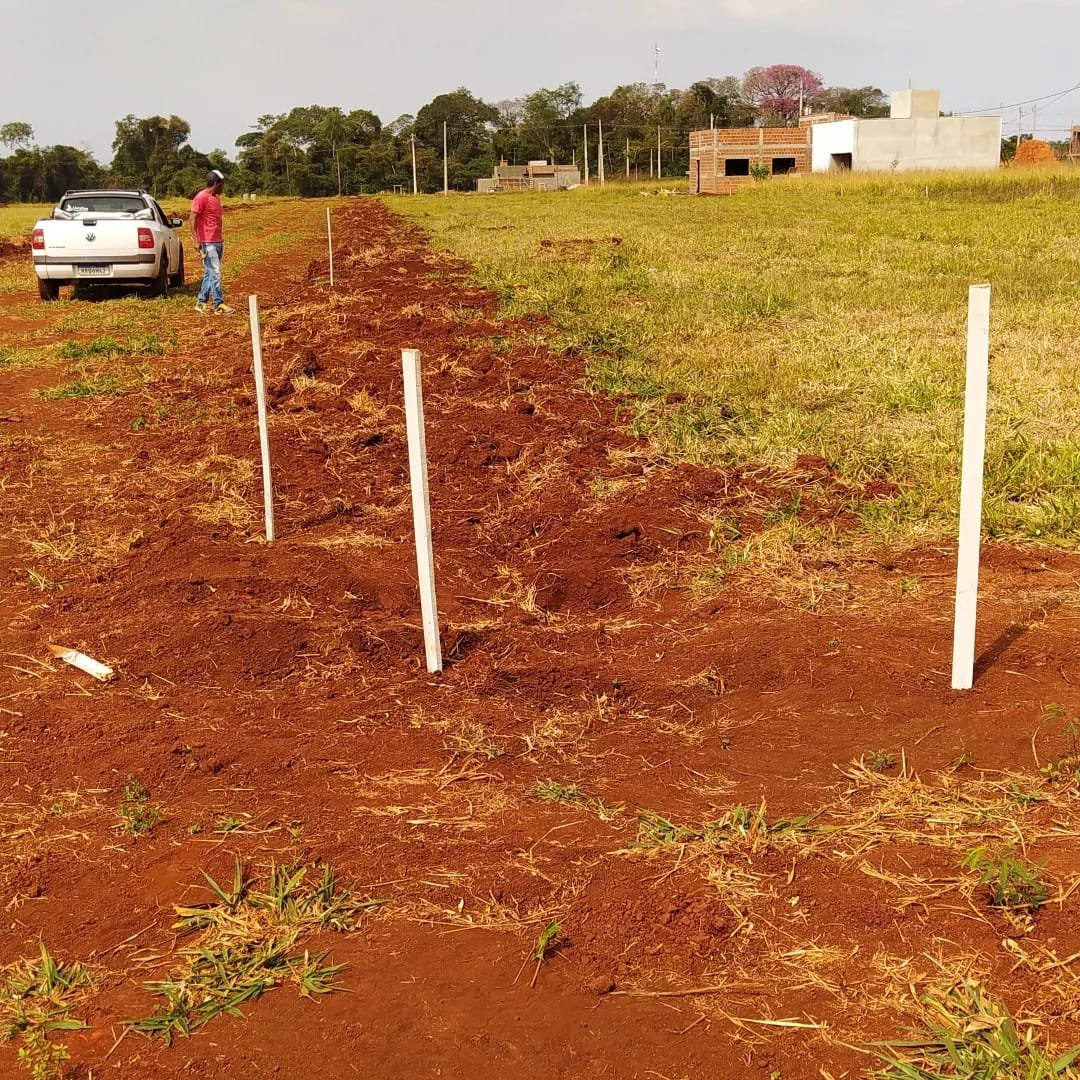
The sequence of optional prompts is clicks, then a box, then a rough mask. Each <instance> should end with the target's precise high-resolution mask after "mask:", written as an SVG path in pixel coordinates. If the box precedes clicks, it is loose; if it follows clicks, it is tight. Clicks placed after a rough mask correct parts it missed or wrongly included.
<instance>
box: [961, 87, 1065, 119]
mask: <svg viewBox="0 0 1080 1080" xmlns="http://www.w3.org/2000/svg"><path fill="white" fill-rule="evenodd" d="M1077 90H1080V83H1077V84H1076V85H1075V86H1070V87H1068V89H1066V90H1055V91H1054V92H1053V93H1051V94H1043V95H1042V97H1033V98H1028V99H1027V100H1026V101H1013V102H1010V103H1009V104H1007V105H988V106H987V107H986V108H985V109H964V110H962V111H960V112H955V113H953V116H974V115H975V114H977V113H988V112H1001V111H1002V110H1003V109H1019V108H1022V107H1023V106H1024V105H1037V104H1038V103H1039V102H1041V101H1050V100H1051V98H1052V99H1053V100H1054V101H1060V100H1061V99H1062V98H1063V97H1066V96H1068V95H1069V94H1075V93H1076V91H1077Z"/></svg>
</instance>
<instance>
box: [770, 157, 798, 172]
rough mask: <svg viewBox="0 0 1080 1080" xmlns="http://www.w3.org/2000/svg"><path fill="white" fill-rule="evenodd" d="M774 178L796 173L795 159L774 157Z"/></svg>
mask: <svg viewBox="0 0 1080 1080" xmlns="http://www.w3.org/2000/svg"><path fill="white" fill-rule="evenodd" d="M772 171H773V176H786V175H787V174H788V173H793V172H794V171H795V159H794V158H793V157H774V158H773V159H772Z"/></svg>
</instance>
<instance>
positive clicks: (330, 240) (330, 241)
mask: <svg viewBox="0 0 1080 1080" xmlns="http://www.w3.org/2000/svg"><path fill="white" fill-rule="evenodd" d="M326 246H327V247H328V248H329V249H330V288H331V289H332V288H333V287H334V231H333V229H332V228H331V225H330V207H329V206H328V207H327V208H326Z"/></svg>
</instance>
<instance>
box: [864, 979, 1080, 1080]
mask: <svg viewBox="0 0 1080 1080" xmlns="http://www.w3.org/2000/svg"><path fill="white" fill-rule="evenodd" d="M919 1006H920V1008H921V1011H922V1012H923V1014H924V1022H925V1029H924V1030H922V1031H919V1032H917V1033H915V1035H914V1036H913V1037H912V1038H911V1039H909V1040H905V1041H902V1042H894V1043H889V1044H888V1047H887V1049H885V1050H881V1051H879V1052H878V1056H879V1057H880V1058H881V1060H882V1062H883V1066H884V1067H883V1068H881V1069H880V1070H878V1071H876V1072H874V1073H873V1075H874V1076H876V1077H879V1078H880V1080H938V1078H941V1080H946V1078H952V1080H1055V1078H1058V1077H1060V1078H1074V1077H1075V1076H1076V1075H1077V1072H1076V1069H1075V1067H1074V1064H1075V1062H1076V1061H1077V1059H1078V1058H1080V1047H1073V1048H1072V1049H1071V1050H1067V1051H1065V1052H1064V1053H1054V1052H1053V1051H1051V1050H1050V1049H1049V1048H1048V1047H1047V1046H1046V1044H1045V1042H1044V1041H1043V1038H1042V1036H1041V1035H1040V1034H1039V1032H1038V1031H1037V1030H1036V1027H1035V1026H1034V1025H1022V1024H1020V1023H1019V1022H1017V1021H1016V1020H1015V1019H1013V1017H1012V1015H1011V1014H1010V1013H1009V1011H1008V1009H1006V1008H1005V1007H1004V1006H1003V1005H1001V1004H1000V1003H999V1002H996V1001H994V1000H992V999H991V998H990V997H989V996H988V995H987V994H986V992H985V991H984V990H983V988H982V987H981V986H980V985H979V983H977V982H974V981H965V982H962V983H959V984H957V985H955V986H950V987H945V988H941V987H938V988H935V989H933V990H932V991H931V993H929V994H928V995H926V996H925V997H923V998H922V999H921V1000H920V1001H919Z"/></svg>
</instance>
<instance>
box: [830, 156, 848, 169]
mask: <svg viewBox="0 0 1080 1080" xmlns="http://www.w3.org/2000/svg"><path fill="white" fill-rule="evenodd" d="M832 167H833V169H835V170H836V171H837V172H841V171H846V170H850V168H851V155H850V154H833V156H832Z"/></svg>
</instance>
